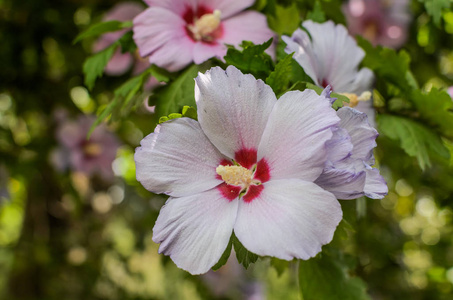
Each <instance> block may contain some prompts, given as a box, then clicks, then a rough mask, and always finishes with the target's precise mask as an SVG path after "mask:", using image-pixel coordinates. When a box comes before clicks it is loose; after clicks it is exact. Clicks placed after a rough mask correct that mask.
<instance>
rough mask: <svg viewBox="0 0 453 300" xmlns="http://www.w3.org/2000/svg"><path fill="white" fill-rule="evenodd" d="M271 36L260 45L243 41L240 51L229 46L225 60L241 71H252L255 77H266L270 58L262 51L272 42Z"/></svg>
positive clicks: (270, 68)
mask: <svg viewBox="0 0 453 300" xmlns="http://www.w3.org/2000/svg"><path fill="white" fill-rule="evenodd" d="M272 40H273V39H272V38H271V39H270V40H268V41H267V42H265V43H264V44H261V45H254V44H253V43H251V42H246V41H244V42H243V43H242V45H241V47H242V49H243V50H242V51H240V50H237V49H235V48H231V47H230V48H229V49H228V52H227V55H226V56H225V61H226V62H227V64H229V65H233V66H235V67H237V68H238V69H239V70H241V71H242V72H243V73H252V74H253V75H255V77H258V78H266V77H267V76H269V73H270V72H271V71H272V65H273V63H272V58H271V57H270V56H269V55H268V54H267V53H265V52H264V51H265V50H266V49H267V48H269V47H270V46H271V44H272Z"/></svg>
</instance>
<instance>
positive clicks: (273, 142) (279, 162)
mask: <svg viewBox="0 0 453 300" xmlns="http://www.w3.org/2000/svg"><path fill="white" fill-rule="evenodd" d="M338 123H339V118H338V117H337V115H336V113H335V110H334V109H332V107H331V106H330V102H329V101H327V99H326V98H325V97H324V96H318V95H317V94H316V92H315V91H313V90H305V91H303V92H300V91H292V92H287V93H286V94H284V95H283V96H282V97H281V98H280V99H279V100H278V101H277V103H276V104H275V106H274V109H273V110H272V113H271V114H270V116H269V121H268V124H267V126H266V129H265V131H264V133H263V137H262V139H261V143H260V145H259V148H258V161H259V160H261V159H262V158H265V159H266V160H267V162H268V164H269V167H270V178H271V180H272V179H286V178H299V179H303V180H307V181H311V182H312V181H314V180H315V179H316V178H318V176H319V175H320V174H321V172H322V170H323V168H324V164H325V162H326V160H327V153H326V147H325V143H326V142H327V141H328V140H329V139H330V138H331V137H332V129H334V128H335V126H336V125H338Z"/></svg>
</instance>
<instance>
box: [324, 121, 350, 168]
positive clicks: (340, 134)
mask: <svg viewBox="0 0 453 300" xmlns="http://www.w3.org/2000/svg"><path fill="white" fill-rule="evenodd" d="M326 148H327V160H328V161H330V162H337V161H340V160H343V159H345V158H347V157H349V156H350V155H351V152H352V148H353V146H352V143H351V137H350V136H349V134H348V131H347V130H346V129H344V128H335V129H334V130H333V136H332V138H331V139H330V140H328V141H327V142H326Z"/></svg>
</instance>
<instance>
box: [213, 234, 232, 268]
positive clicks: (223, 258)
mask: <svg viewBox="0 0 453 300" xmlns="http://www.w3.org/2000/svg"><path fill="white" fill-rule="evenodd" d="M232 247H233V235H231V237H230V241H229V242H228V246H227V247H226V249H225V251H224V252H223V254H222V256H221V257H220V259H219V261H218V262H217V263H216V264H215V265H214V266H213V267H212V270H214V271H217V270H218V269H220V268H221V267H222V266H223V265H225V264H226V263H227V261H228V258H230V254H231V248H232Z"/></svg>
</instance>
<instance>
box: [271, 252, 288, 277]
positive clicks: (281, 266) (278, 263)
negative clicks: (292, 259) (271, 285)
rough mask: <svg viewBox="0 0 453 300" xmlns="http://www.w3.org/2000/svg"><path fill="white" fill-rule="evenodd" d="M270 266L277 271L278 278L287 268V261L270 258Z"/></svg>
mask: <svg viewBox="0 0 453 300" xmlns="http://www.w3.org/2000/svg"><path fill="white" fill-rule="evenodd" d="M271 266H272V267H273V268H274V269H275V271H277V275H278V276H282V274H283V273H284V272H285V271H286V270H287V269H288V267H289V261H287V260H282V259H278V258H276V257H271Z"/></svg>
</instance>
